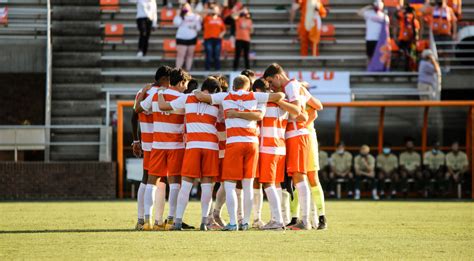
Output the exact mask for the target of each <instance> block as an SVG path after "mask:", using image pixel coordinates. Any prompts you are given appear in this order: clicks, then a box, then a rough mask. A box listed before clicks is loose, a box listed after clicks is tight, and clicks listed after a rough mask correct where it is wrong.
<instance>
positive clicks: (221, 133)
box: [216, 106, 227, 159]
mask: <svg viewBox="0 0 474 261" xmlns="http://www.w3.org/2000/svg"><path fill="white" fill-rule="evenodd" d="M216 129H217V138H218V139H219V159H223V158H224V155H225V143H226V139H227V136H226V133H225V119H224V111H223V109H222V106H219V115H218V116H217V122H216Z"/></svg>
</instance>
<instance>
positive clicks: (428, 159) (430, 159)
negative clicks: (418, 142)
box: [423, 142, 446, 196]
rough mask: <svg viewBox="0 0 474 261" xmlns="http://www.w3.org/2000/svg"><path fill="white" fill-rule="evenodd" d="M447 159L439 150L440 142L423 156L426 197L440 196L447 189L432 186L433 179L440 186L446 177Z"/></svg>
mask: <svg viewBox="0 0 474 261" xmlns="http://www.w3.org/2000/svg"><path fill="white" fill-rule="evenodd" d="M445 161H446V157H445V155H444V153H443V152H442V151H440V150H439V142H435V143H434V144H433V149H432V150H430V151H427V152H425V154H424V155H423V167H424V169H423V177H424V187H425V188H424V189H425V196H428V195H431V194H438V193H439V192H441V191H442V190H445V189H446V188H443V187H440V186H437V188H434V187H433V186H430V183H431V182H430V181H431V179H434V180H436V184H438V185H439V184H440V181H441V180H443V176H444V173H445V172H444V167H445ZM435 189H436V190H435Z"/></svg>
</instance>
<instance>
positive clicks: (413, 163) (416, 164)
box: [399, 138, 423, 196]
mask: <svg viewBox="0 0 474 261" xmlns="http://www.w3.org/2000/svg"><path fill="white" fill-rule="evenodd" d="M399 165H400V177H401V181H402V185H403V188H402V190H403V193H404V194H405V196H407V193H408V187H409V184H408V183H409V181H410V180H411V179H413V180H414V181H415V185H416V189H417V190H418V191H420V190H421V188H422V183H423V175H422V173H421V156H420V154H419V153H418V152H416V151H415V145H414V143H413V139H412V138H407V139H406V150H405V151H404V152H402V153H401V154H400V160H399Z"/></svg>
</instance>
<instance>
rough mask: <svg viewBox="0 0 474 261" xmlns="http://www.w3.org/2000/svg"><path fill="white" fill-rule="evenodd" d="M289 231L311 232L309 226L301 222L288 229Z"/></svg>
mask: <svg viewBox="0 0 474 261" xmlns="http://www.w3.org/2000/svg"><path fill="white" fill-rule="evenodd" d="M288 229H290V230H311V225H309V224H304V222H303V221H301V220H300V221H299V222H298V223H296V224H295V225H293V226H290V227H288Z"/></svg>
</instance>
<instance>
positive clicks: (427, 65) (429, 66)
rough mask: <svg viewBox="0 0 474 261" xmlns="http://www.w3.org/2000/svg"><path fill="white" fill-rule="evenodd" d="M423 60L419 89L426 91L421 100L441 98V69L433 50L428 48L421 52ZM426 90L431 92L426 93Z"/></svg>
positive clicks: (419, 73) (419, 71)
mask: <svg viewBox="0 0 474 261" xmlns="http://www.w3.org/2000/svg"><path fill="white" fill-rule="evenodd" d="M421 58H422V60H421V61H420V64H419V66H418V90H419V91H420V92H425V93H423V94H421V95H420V99H421V100H439V99H440V92H441V69H440V67H439V64H438V61H436V58H435V56H434V55H433V52H432V51H431V50H430V49H426V50H424V51H423V52H422V53H421ZM426 92H430V93H429V94H426Z"/></svg>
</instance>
